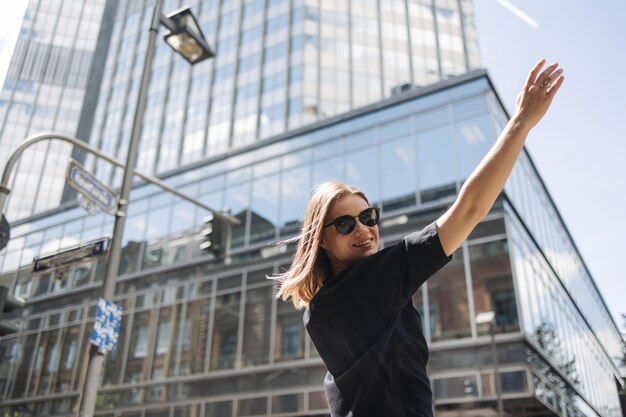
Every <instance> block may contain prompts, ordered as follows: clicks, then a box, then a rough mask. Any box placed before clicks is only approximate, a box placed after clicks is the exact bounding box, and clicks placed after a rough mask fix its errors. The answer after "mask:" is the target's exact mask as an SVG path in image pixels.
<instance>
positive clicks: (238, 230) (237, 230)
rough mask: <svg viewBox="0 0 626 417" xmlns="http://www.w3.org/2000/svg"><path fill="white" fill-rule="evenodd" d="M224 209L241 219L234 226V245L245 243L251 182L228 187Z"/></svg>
mask: <svg viewBox="0 0 626 417" xmlns="http://www.w3.org/2000/svg"><path fill="white" fill-rule="evenodd" d="M225 200H226V201H225V202H224V209H225V210H230V212H231V214H232V215H233V216H235V217H237V218H238V219H239V220H241V224H238V225H236V226H233V229H232V247H233V248H236V247H241V246H243V245H244V238H245V231H246V217H247V214H248V210H249V209H250V183H249V182H246V183H243V184H241V185H237V186H234V187H231V188H229V189H228V192H227V193H226V196H225Z"/></svg>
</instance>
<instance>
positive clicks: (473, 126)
mask: <svg viewBox="0 0 626 417" xmlns="http://www.w3.org/2000/svg"><path fill="white" fill-rule="evenodd" d="M455 129H456V135H455V137H456V145H457V151H458V155H459V174H460V176H461V178H462V179H465V178H467V177H469V175H470V174H471V173H472V171H474V169H475V168H476V167H477V166H478V164H479V163H480V161H481V160H482V159H483V157H484V156H485V155H486V154H487V152H489V149H491V146H492V145H493V132H492V129H491V119H490V118H489V115H487V114H485V115H483V116H480V117H476V118H472V119H469V120H464V121H462V122H457V123H456V124H455Z"/></svg>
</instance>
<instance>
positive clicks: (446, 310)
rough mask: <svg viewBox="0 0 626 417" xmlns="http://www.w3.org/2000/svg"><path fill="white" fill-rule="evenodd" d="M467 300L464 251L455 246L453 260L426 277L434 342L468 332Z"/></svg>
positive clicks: (466, 335) (460, 336) (469, 331)
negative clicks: (431, 275)
mask: <svg viewBox="0 0 626 417" xmlns="http://www.w3.org/2000/svg"><path fill="white" fill-rule="evenodd" d="M468 302H469V300H468V297H467V285H466V282H465V270H464V266H463V251H462V250H461V249H458V250H457V251H456V252H454V254H453V256H452V261H451V262H450V263H449V264H448V265H446V267H445V268H443V269H442V270H441V271H439V272H438V273H437V275H436V276H434V277H433V279H431V280H429V281H428V303H429V306H428V308H429V313H430V315H431V318H430V325H431V326H433V324H434V327H431V329H430V337H431V340H432V341H433V342H436V341H439V340H450V339H458V338H463V337H470V336H471V330H470V320H471V318H470V316H469V304H468Z"/></svg>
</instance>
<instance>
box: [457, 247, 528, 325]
mask: <svg viewBox="0 0 626 417" xmlns="http://www.w3.org/2000/svg"><path fill="white" fill-rule="evenodd" d="M469 254H470V266H471V271H472V290H473V292H474V309H475V313H476V314H477V315H478V314H480V313H483V312H486V311H493V312H495V314H496V318H495V320H496V331H497V332H501V333H505V332H513V331H517V330H519V321H518V317H517V303H516V301H515V292H514V289H513V278H512V275H511V262H510V260H509V250H508V246H507V242H506V240H498V241H495V242H489V243H483V244H480V245H472V246H470V247H469ZM488 331H489V329H488V326H479V327H478V334H479V335H480V334H487V333H488Z"/></svg>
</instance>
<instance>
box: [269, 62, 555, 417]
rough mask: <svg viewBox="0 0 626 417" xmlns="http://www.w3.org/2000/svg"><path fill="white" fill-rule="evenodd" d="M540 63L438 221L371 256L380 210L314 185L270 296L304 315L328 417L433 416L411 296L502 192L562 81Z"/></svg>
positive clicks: (352, 193) (340, 187)
mask: <svg viewBox="0 0 626 417" xmlns="http://www.w3.org/2000/svg"><path fill="white" fill-rule="evenodd" d="M544 64H545V60H541V61H540V62H538V63H537V65H535V67H534V68H533V69H532V70H531V71H530V73H529V75H528V78H527V80H526V83H525V85H524V87H523V89H522V91H521V93H520V94H519V96H518V97H517V101H516V109H515V114H514V115H513V117H512V118H511V120H510V121H509V123H508V124H507V126H506V127H505V129H504V130H503V132H502V134H501V135H500V137H499V138H498V140H497V141H496V143H495V144H494V146H493V148H492V149H491V150H490V151H489V153H488V154H487V155H486V156H485V158H484V159H483V160H482V161H481V163H480V164H479V165H478V167H477V168H476V169H475V170H474V172H473V173H472V174H471V175H470V176H469V178H468V179H467V180H466V181H465V183H464V185H463V187H462V188H461V191H460V193H459V196H458V198H457V200H456V201H455V202H454V204H453V205H452V207H451V208H450V209H449V210H448V211H447V212H446V213H444V214H443V215H442V216H441V217H440V218H438V219H437V220H436V221H434V222H433V223H431V224H430V225H428V226H426V227H425V228H424V229H423V230H421V231H419V232H416V233H413V234H410V235H408V236H406V237H405V238H404V239H403V240H402V242H401V243H399V244H397V245H394V246H391V247H388V248H385V249H383V250H382V251H378V227H377V223H378V219H379V212H378V209H376V208H373V207H369V203H368V201H367V197H366V196H365V195H364V194H363V193H362V192H361V191H359V190H358V189H355V188H353V187H350V186H348V185H345V184H341V183H338V182H329V183H325V184H322V185H321V186H319V187H318V188H317V189H316V191H315V193H314V194H313V196H312V198H311V200H310V201H309V204H308V208H307V212H306V216H305V219H304V223H303V226H302V232H301V234H300V235H299V236H298V237H296V238H295V239H293V240H294V241H296V240H297V241H298V247H297V249H296V254H295V257H294V260H293V263H292V265H291V267H290V269H289V270H288V271H287V272H285V273H284V274H282V275H279V276H278V277H276V278H278V279H279V290H278V297H282V299H284V300H287V299H289V298H291V299H292V301H293V303H294V305H295V306H296V308H306V310H305V313H304V322H305V325H306V328H307V331H308V333H309V335H310V337H311V340H312V341H313V343H314V344H315V347H316V348H317V350H318V352H319V354H320V356H321V358H322V360H323V361H324V364H325V365H326V367H327V369H328V373H327V374H326V378H325V380H324V389H325V391H326V396H327V399H328V403H329V408H330V411H331V415H332V416H333V417H334V416H354V417H369V416H372V417H391V416H432V392H431V390H430V381H429V379H428V376H427V374H426V363H427V361H428V347H427V345H426V341H425V339H424V336H423V334H422V330H421V329H422V327H421V322H420V317H419V314H418V313H417V311H416V310H415V308H414V307H413V305H412V303H411V296H412V295H413V293H414V292H415V291H416V290H417V289H418V288H419V287H420V285H422V284H423V283H424V281H426V279H428V278H429V277H430V276H432V275H433V274H434V273H435V272H436V271H437V270H439V269H440V268H441V267H443V266H444V265H445V264H446V263H447V262H448V261H450V259H451V258H452V253H453V252H454V251H455V250H456V249H457V248H458V247H459V246H460V245H461V243H462V242H463V241H464V240H465V239H466V238H467V236H468V235H469V234H470V232H471V231H472V229H474V227H475V226H476V225H477V224H478V223H479V222H480V221H481V219H482V218H483V217H484V216H485V215H486V214H487V213H488V212H489V210H490V208H491V206H492V205H493V203H494V201H495V199H496V197H497V196H498V194H499V193H500V191H502V188H503V187H504V183H505V182H506V180H507V178H508V176H509V174H510V173H511V170H512V169H513V165H514V163H515V160H516V159H517V156H518V154H519V153H520V151H521V149H522V145H523V144H524V141H525V140H526V137H527V136H528V133H529V131H530V129H531V128H532V127H534V126H535V125H536V124H537V122H539V120H540V119H541V118H542V117H543V115H544V114H545V113H546V111H547V110H548V107H549V106H550V103H551V102H552V99H553V98H554V95H555V94H556V92H557V91H558V90H559V88H560V87H561V85H562V83H563V80H564V78H563V75H562V72H563V70H562V69H560V68H558V65H557V64H556V63H555V64H552V65H550V66H548V67H547V68H546V69H545V70H543V71H542V72H541V73H540V71H541V69H542V68H543V66H544Z"/></svg>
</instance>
